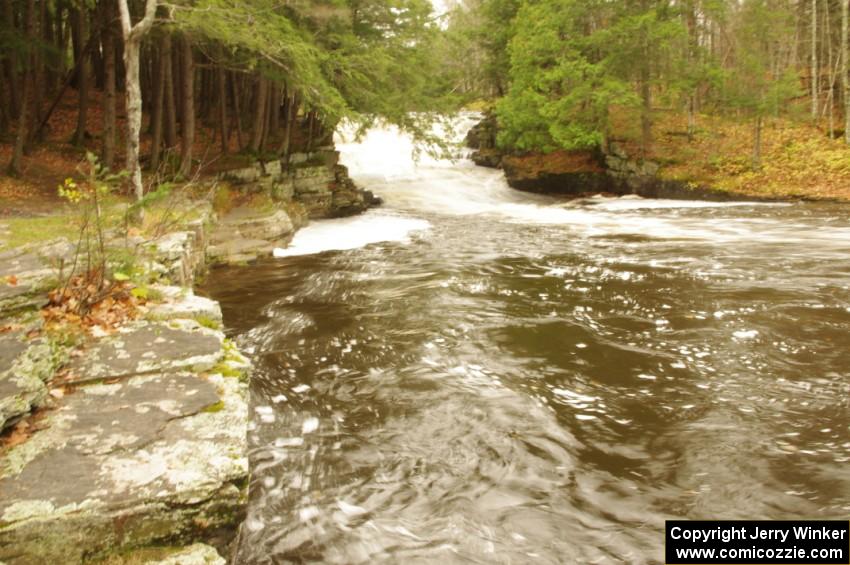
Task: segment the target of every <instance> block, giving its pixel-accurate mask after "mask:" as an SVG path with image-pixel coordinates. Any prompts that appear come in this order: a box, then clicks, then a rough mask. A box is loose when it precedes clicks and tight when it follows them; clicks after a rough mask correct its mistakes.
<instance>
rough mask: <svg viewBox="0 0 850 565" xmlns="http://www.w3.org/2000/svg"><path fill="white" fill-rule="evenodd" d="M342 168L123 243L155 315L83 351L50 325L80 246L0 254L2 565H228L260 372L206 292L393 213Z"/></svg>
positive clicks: (241, 182)
mask: <svg viewBox="0 0 850 565" xmlns="http://www.w3.org/2000/svg"><path fill="white" fill-rule="evenodd" d="M338 158H339V155H338V153H337V152H336V151H334V150H333V148H332V147H331V148H323V149H320V150H318V151H315V152H312V153H304V154H300V153H296V154H293V155H292V156H290V158H289V160H288V161H280V160H278V161H269V162H258V163H254V164H253V165H251V166H249V167H244V168H241V169H235V170H230V171H226V172H224V173H222V174H221V175H220V176H219V178H218V179H217V182H218V183H220V184H226V185H229V187H230V188H231V189H232V190H235V191H237V192H238V193H239V195H240V199H241V200H242V201H247V203H244V204H242V205H240V206H237V207H235V208H233V209H231V210H229V211H228V212H227V213H225V214H221V215H220V217H216V215H215V214H214V213H213V209H212V207H211V206H210V205H209V204H208V203H199V202H187V203H184V206H186V208H187V210H186V211H191V212H192V213H191V214H186V216H187V217H189V216H191V217H193V218H195V219H194V220H192V221H185V222H183V223H182V224H181V225H180V226H179V227H177V228H175V229H174V230H173V231H171V232H169V233H165V234H161V235H159V236H157V237H155V238H151V239H145V238H143V237H141V236H138V235H136V236H131V237H129V238H126V239H124V238H120V239H122V241H126V242H127V243H129V244H130V245H131V246H132V249H131V253H132V255H134V256H135V257H136V264H137V266H138V267H139V269H141V271H142V272H143V274H142V275H141V276H142V278H143V279H144V280H145V281H147V282H145V283H143V285H144V293H145V296H147V297H148V300H147V301H146V303H144V304H143V305H142V306H140V307H139V308H140V311H138V312H137V314H138V315H137V316H136V317H135V318H134V319H132V320H130V321H125V322H123V323H121V324H120V325H118V327H113V328H111V329H110V330H108V331H107V330H103V329H99V330H97V331H95V330H92V331H91V332H90V333H89V334H87V335H86V337H85V338H84V339H83V340H82V341H75V340H71V341H68V340H66V339H65V336H62V335H57V334H56V333H55V330H51V331H47V330H48V328H45V326H44V322H43V321H42V317H41V316H40V315H39V312H38V311H39V309H40V308H41V307H42V306H44V305H45V304H46V303H47V292H48V291H49V290H50V289H51V288H54V287H56V285H57V281H58V280H59V279H60V278H61V274H62V272H63V267H65V261H67V259H68V258H69V257H72V256H73V255H74V253H73V246H72V245H71V244H70V243H69V242H68V241H65V240H57V241H54V242H52V243H49V244H43V245H40V246H38V247H24V248H20V249H14V250H7V251H4V252H2V253H0V431H2V436H0V450H2V459H1V460H0V565H3V564H4V563H6V564H8V565H12V564H30V563H33V564H35V563H39V564H40V563H82V562H97V561H98V560H101V559H108V560H109V562H110V563H121V562H127V563H161V564H174V565H176V564H178V563H179V564H182V565H191V564H195V563H198V564H201V563H215V564H222V563H225V560H224V559H223V558H222V557H221V556H220V555H219V553H218V551H217V550H219V551H222V552H224V553H225V554H226V553H227V551H228V545H229V543H230V542H231V541H232V539H233V538H234V536H235V534H236V531H237V529H238V526H239V524H240V523H241V522H242V519H243V513H244V508H245V502H246V500H247V494H248V493H247V489H248V482H249V481H248V476H249V472H248V459H247V438H246V433H247V426H248V422H249V416H248V384H247V380H248V375H249V371H250V367H251V366H250V362H249V361H248V360H247V359H246V358H245V357H243V356H242V355H241V354H240V353H239V351H238V349H237V348H236V346H235V345H234V344H232V343H231V342H229V341H228V340H227V339H225V335H224V333H223V332H222V331H221V326H222V315H221V309H220V307H219V305H218V303H216V302H215V301H212V300H209V299H207V298H204V297H201V296H196V295H195V294H194V293H193V292H192V290H191V288H192V284H193V282H194V279H195V276H196V275H197V274H198V273H200V272H203V271H204V270H205V269H206V268H207V267H208V266H209V265H215V264H217V263H244V262H249V261H252V260H254V259H257V258H258V257H261V256H264V255H271V254H272V250H273V249H274V248H275V247H278V246H285V245H287V244H288V242H289V240H290V239H291V237H292V235H293V234H294V232H295V230H297V229H298V228H300V227H302V226H304V225H306V223H307V222H308V221H309V220H310V219H313V218H328V217H337V216H345V215H350V214H355V213H358V212H361V211H363V210H365V209H366V208H368V207H369V206H373V205H376V204H378V203H380V201H379V200H378V199H377V198H375V197H374V196H373V195H372V194H371V193H369V192H368V191H363V190H361V189H359V188H358V187H357V186H355V185H354V183H353V182H352V181H351V179H349V178H348V172H347V170H346V168H345V167H343V166H342V165H340V164H339V163H338ZM257 195H260V196H261V198H254V196H257ZM255 201H256V202H259V203H260V205H257V204H256V203H255ZM0 237H2V230H0ZM0 244H2V242H0ZM125 245H126V243H125ZM125 251H127V249H125ZM178 285H179V286H178ZM137 288H138V287H137ZM51 332H52V333H51ZM77 338H79V336H77ZM77 338H75V339H77ZM199 542H205V543H209V544H212V546H215V547H211V546H210V545H204V544H203V543H199ZM186 544H192V545H189V546H188V547H182V546H184V545H186Z"/></svg>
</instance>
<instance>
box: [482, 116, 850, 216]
mask: <svg viewBox="0 0 850 565" xmlns="http://www.w3.org/2000/svg"><path fill="white" fill-rule="evenodd" d="M614 117H615V119H614V123H613V126H612V130H613V131H614V132H616V135H614V136H613V139H614V140H613V141H612V142H611V143H610V144H609V146H608V147H607V148H606V149H604V150H598V151H563V150H562V151H554V152H552V153H549V154H534V153H523V154H503V152H501V151H499V150H497V149H495V135H496V129H495V124H494V122H493V121H492V120H490V121H489V122H485V123H484V124H483V125H482V126H480V127H479V128H478V129H477V130H476V131H475V132H474V133H473V135H472V137H471V138H470V139H468V141H471V142H472V145H473V147H475V148H477V149H478V151H477V153H476V154H475V155H474V156H473V160H475V161H476V163H478V164H480V165H483V166H490V167H493V166H496V167H501V168H503V169H504V171H505V175H506V178H507V180H508V183H509V184H510V185H511V186H512V187H514V188H516V189H518V190H526V191H530V192H546V193H554V194H562V195H569V196H580V195H583V194H585V193H594V192H605V193H611V194H638V195H640V196H644V197H649V198H676V199H696V200H705V199H709V200H721V201H723V200H815V201H838V202H850V149H848V148H847V146H846V145H845V144H844V142H843V140H841V139H830V138H829V137H828V135H826V133H825V132H823V131H821V130H820V129H819V128H816V127H814V126H811V125H807V124H800V123H797V122H792V121H790V120H786V119H773V120H768V121H767V122H766V125H765V129H764V132H763V141H762V151H761V153H762V166H761V168H759V169H757V170H753V168H752V166H751V155H752V150H753V149H752V127H751V124H749V123H741V122H739V121H736V120H733V119H730V118H726V117H719V116H711V115H699V116H698V117H697V120H696V127H695V128H694V129H693V131H692V133H691V135H690V136H689V135H688V123H687V116H684V115H680V114H677V113H673V112H666V113H662V112H659V114H658V116H657V118H656V120H655V122H654V124H653V130H652V131H653V140H654V143H653V147H652V151H651V152H650V154H649V156H648V157H647V158H645V159H644V158H642V157H641V153H642V152H641V148H640V142H639V128H638V127H637V126H638V124H636V121H635V119H634V116H629V115H628V114H624V113H620V114H615V116H614Z"/></svg>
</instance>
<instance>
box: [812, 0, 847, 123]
mask: <svg viewBox="0 0 850 565" xmlns="http://www.w3.org/2000/svg"><path fill="white" fill-rule="evenodd" d="M842 1H843V0H842ZM812 121H813V122H815V123H817V121H818V0H812Z"/></svg>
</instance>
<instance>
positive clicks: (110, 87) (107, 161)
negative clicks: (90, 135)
mask: <svg viewBox="0 0 850 565" xmlns="http://www.w3.org/2000/svg"><path fill="white" fill-rule="evenodd" d="M101 10H102V12H103V13H102V17H103V20H102V22H101V26H102V27H101V31H100V33H101V46H102V48H103V80H104V83H105V84H104V89H103V154H102V155H101V160H102V162H103V166H104V167H106V168H107V169H112V168H113V167H114V166H115V121H116V117H115V113H116V112H115V26H114V19H115V16H114V14H115V12H114V11H113V7H112V3H111V2H104V3H103V4H102V5H101Z"/></svg>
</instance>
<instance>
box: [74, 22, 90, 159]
mask: <svg viewBox="0 0 850 565" xmlns="http://www.w3.org/2000/svg"><path fill="white" fill-rule="evenodd" d="M87 20H88V18H86V13H85V9H84V8H82V7H80V8H76V9H74V24H73V30H72V35H73V38H72V39H73V42H74V57H75V58H76V57H79V67H78V69H77V93H78V95H79V110H78V111H77V129H76V130H75V131H74V138H73V140H72V143H73V144H74V145H82V144H83V143H84V142H85V139H86V121H87V118H88V109H89V66H88V64H87V62H86V59H87V58H88V53H87V52H86V49H85V41H86V28H87V25H86V22H87Z"/></svg>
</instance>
